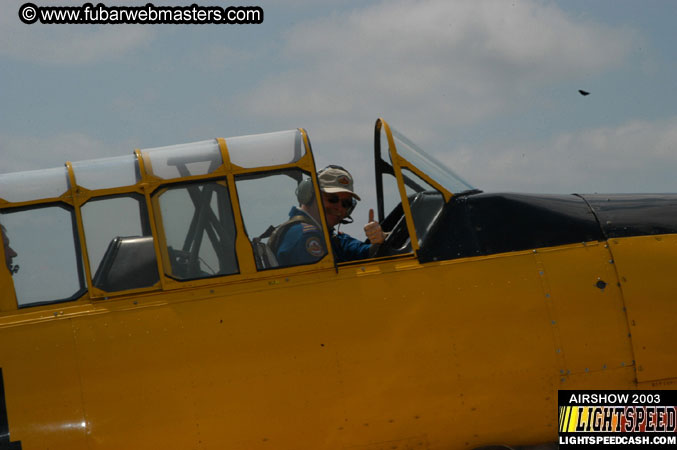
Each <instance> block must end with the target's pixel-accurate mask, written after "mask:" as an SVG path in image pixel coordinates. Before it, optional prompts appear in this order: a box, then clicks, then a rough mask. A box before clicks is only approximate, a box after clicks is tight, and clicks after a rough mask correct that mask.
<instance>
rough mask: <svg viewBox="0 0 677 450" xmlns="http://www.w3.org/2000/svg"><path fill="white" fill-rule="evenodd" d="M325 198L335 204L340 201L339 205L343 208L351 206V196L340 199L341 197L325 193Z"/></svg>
mask: <svg viewBox="0 0 677 450" xmlns="http://www.w3.org/2000/svg"><path fill="white" fill-rule="evenodd" d="M325 199H326V200H327V201H328V202H329V203H333V204H336V203H338V202H339V201H340V202H341V206H343V208H345V209H348V208H351V207H352V206H353V199H352V198H344V199H343V200H341V199H339V197H338V195H327V196H326V197H325Z"/></svg>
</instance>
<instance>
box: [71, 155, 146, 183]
mask: <svg viewBox="0 0 677 450" xmlns="http://www.w3.org/2000/svg"><path fill="white" fill-rule="evenodd" d="M73 172H75V182H76V183H77V184H78V186H82V187H84V188H87V189H90V190H94V189H108V188H113V187H122V186H131V185H133V184H136V183H138V182H139V181H140V180H139V178H140V177H139V171H138V170H136V155H125V156H116V157H114V158H102V159H90V160H87V161H78V162H74V163H73Z"/></svg>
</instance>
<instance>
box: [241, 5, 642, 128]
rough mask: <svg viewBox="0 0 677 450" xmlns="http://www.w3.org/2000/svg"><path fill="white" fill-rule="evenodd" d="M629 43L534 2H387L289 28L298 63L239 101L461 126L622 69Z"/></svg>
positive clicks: (263, 109)
mask: <svg viewBox="0 0 677 450" xmlns="http://www.w3.org/2000/svg"><path fill="white" fill-rule="evenodd" d="M635 38H636V36H635V35H634V33H632V32H630V31H627V30H618V29H613V28H611V27H608V26H605V25H603V24H599V23H591V22H579V21H578V20H576V19H574V18H572V17H570V16H567V15H566V14H565V13H564V12H563V11H561V10H560V9H558V8H557V6H556V5H554V4H551V3H544V2H540V1H537V0H521V1H515V2H506V1H503V0H485V1H461V0H459V1H448V0H426V1H420V2H416V3H412V2H408V1H388V2H382V3H380V4H377V5H375V6H370V7H366V8H364V9H355V10H353V11H352V12H351V13H346V14H339V15H331V16H329V17H327V18H325V19H321V20H314V21H312V22H308V23H305V24H300V25H298V26H296V27H295V28H294V29H293V30H292V31H291V32H290V33H289V34H288V35H287V36H286V45H285V48H286V50H285V53H284V54H285V56H286V57H287V58H288V60H290V61H298V63H297V64H295V65H294V68H293V69H292V70H289V71H287V72H284V73H281V74H275V75H273V76H271V77H269V78H268V79H267V80H266V81H265V82H264V83H263V84H262V85H261V86H260V87H259V89H258V90H257V92H256V93H254V95H248V96H247V97H246V98H243V99H242V102H243V103H244V104H245V106H246V108H247V109H248V110H249V111H250V112H252V113H254V114H255V115H258V116H262V117H277V116H280V115H290V114H291V115H296V114H298V115H303V116H306V117H307V116H312V117H314V118H321V119H323V120H325V121H326V120H328V119H332V118H334V119H341V118H345V117H355V116H360V117H363V116H366V117H368V118H369V119H370V120H371V118H372V116H373V115H374V114H375V113H376V114H378V113H389V112H391V111H395V112H399V111H404V112H406V117H417V118H419V123H418V124H417V125H423V126H425V125H426V124H428V123H430V122H431V121H435V122H438V123H446V124H449V123H452V124H454V125H457V126H458V125H463V124H470V123H475V122H477V121H479V120H482V119H485V118H487V117H488V116H491V115H492V114H495V113H497V112H500V111H501V110H502V108H504V107H505V106H506V105H508V104H511V105H513V104H515V103H519V102H518V101H517V100H516V99H517V98H519V97H520V96H521V95H523V94H524V92H527V91H529V90H533V89H534V88H536V87H538V86H542V85H545V84H548V83H553V82H557V81H561V80H565V79H570V78H572V77H574V78H575V77H576V76H580V75H581V74H583V73H585V74H590V73H596V72H599V71H601V70H604V69H608V68H610V67H613V66H615V65H618V64H620V63H622V62H623V60H624V58H625V57H626V54H627V51H628V50H627V49H628V48H629V47H630V45H629V44H630V43H631V41H632V40H633V39H635ZM391 117H392V116H391Z"/></svg>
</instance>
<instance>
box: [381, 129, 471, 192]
mask: <svg viewBox="0 0 677 450" xmlns="http://www.w3.org/2000/svg"><path fill="white" fill-rule="evenodd" d="M390 131H391V132H392V135H393V139H394V140H395V146H396V147H397V153H398V154H399V155H400V156H401V157H403V158H404V159H406V160H407V161H409V162H410V163H411V164H412V165H414V166H416V167H417V168H418V169H419V170H421V171H422V172H423V173H425V174H426V175H428V176H430V178H432V179H433V180H435V181H437V182H438V183H439V184H440V185H442V187H444V188H445V189H447V190H448V191H449V192H451V193H452V194H458V193H459V192H464V191H469V190H473V189H475V188H474V187H473V186H472V185H471V184H470V183H468V182H467V181H465V180H464V179H463V178H461V177H459V176H458V175H456V174H455V173H454V172H453V171H452V170H451V169H448V168H447V167H446V166H445V165H444V164H442V163H441V162H439V161H438V160H437V159H435V158H433V157H432V156H430V155H428V154H427V153H426V152H424V151H423V150H422V149H421V148H420V147H418V146H417V145H416V144H414V143H413V142H411V141H410V140H409V139H408V138H407V137H406V136H404V135H403V134H402V133H400V132H398V131H397V130H395V129H394V128H393V127H390ZM391 162H392V161H391Z"/></svg>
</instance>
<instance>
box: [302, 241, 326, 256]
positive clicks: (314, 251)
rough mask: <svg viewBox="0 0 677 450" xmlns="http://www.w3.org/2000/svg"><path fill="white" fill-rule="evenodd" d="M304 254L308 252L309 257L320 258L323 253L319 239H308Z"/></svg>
mask: <svg viewBox="0 0 677 450" xmlns="http://www.w3.org/2000/svg"><path fill="white" fill-rule="evenodd" d="M306 252H308V254H309V255H312V256H314V257H316V258H319V257H320V256H322V254H323V253H324V249H323V248H322V243H321V242H320V238H318V237H316V236H313V237H309V238H308V240H307V241H306Z"/></svg>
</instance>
